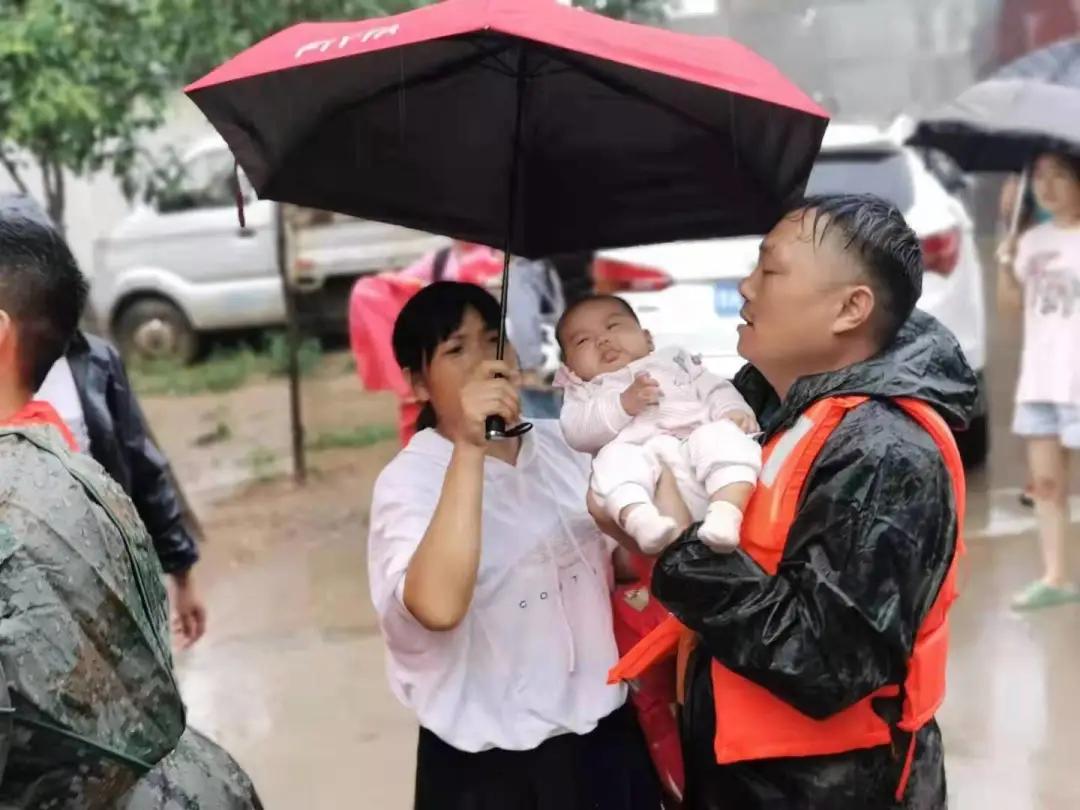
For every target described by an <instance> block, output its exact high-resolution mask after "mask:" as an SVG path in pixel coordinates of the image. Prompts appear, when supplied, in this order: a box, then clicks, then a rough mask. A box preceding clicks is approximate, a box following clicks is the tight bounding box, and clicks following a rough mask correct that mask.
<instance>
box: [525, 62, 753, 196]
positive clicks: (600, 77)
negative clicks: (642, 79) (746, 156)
mask: <svg viewBox="0 0 1080 810" xmlns="http://www.w3.org/2000/svg"><path fill="white" fill-rule="evenodd" d="M538 47H539V49H540V50H543V51H548V52H550V54H551V59H552V61H553V62H556V61H557V62H562V63H563V64H565V65H569V66H570V67H571V69H573V70H578V71H580V72H581V73H583V74H585V75H586V76H588V77H590V78H591V79H593V80H595V81H597V82H599V83H600V84H602V85H604V86H605V87H607V88H608V89H610V90H614V91H615V92H617V93H623V94H624V95H627V96H630V97H631V98H636V99H638V100H640V101H645V102H647V103H649V104H652V105H653V106H655V107H658V108H659V109H662V110H665V111H666V112H668V113H670V114H672V115H674V116H675V117H677V118H680V119H682V120H683V121H686V122H688V123H690V124H692V125H694V126H696V127H698V128H700V129H701V130H703V131H704V132H707V133H709V134H710V135H712V136H713V137H715V138H718V139H720V140H724V139H727V140H729V141H730V142H731V148H732V152H733V154H734V156H735V161H736V163H737V164H739V160H738V153H739V150H738V144H737V143H736V141H735V136H734V134H733V133H732V132H730V131H729V132H727V133H725V132H722V131H720V130H718V129H716V128H715V127H713V126H710V125H709V124H706V123H705V122H704V121H701V120H699V119H698V118H695V117H694V116H693V115H690V113H688V112H686V111H685V110H680V109H679V108H678V107H674V106H672V105H671V104H667V103H666V102H663V101H660V100H659V99H656V98H653V97H652V96H650V95H649V94H648V93H646V92H644V91H642V90H639V89H638V88H636V87H634V86H632V85H629V84H627V83H626V82H623V81H620V80H619V79H614V78H611V77H609V76H605V75H604V74H603V73H602V72H601V71H599V70H596V69H595V68H593V67H590V66H589V65H586V64H583V63H581V62H579V61H578V60H576V59H574V58H572V57H571V56H570V55H569V53H568V52H567V51H564V50H558V49H554V48H550V47H549V46H538ZM726 92H727V93H728V97H729V99H730V102H731V105H732V108H734V96H735V95H736V94H735V93H733V92H731V91H730V90H728V91H726ZM733 125H734V119H733ZM739 168H740V169H741V170H743V171H749V172H750V174H752V175H754V177H755V179H757V172H756V171H754V170H753V169H749V168H748V167H746V166H745V165H742V164H739ZM762 187H763V188H765V187H767V186H765V185H763V186H762Z"/></svg>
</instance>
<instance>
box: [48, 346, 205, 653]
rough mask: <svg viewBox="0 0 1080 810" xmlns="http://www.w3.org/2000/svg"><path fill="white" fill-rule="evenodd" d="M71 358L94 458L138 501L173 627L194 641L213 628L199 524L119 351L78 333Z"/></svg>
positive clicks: (181, 637) (186, 641) (187, 640)
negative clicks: (199, 575) (204, 590)
mask: <svg viewBox="0 0 1080 810" xmlns="http://www.w3.org/2000/svg"><path fill="white" fill-rule="evenodd" d="M65 360H66V362H67V365H68V368H69V369H70V374H71V377H72V379H73V381H74V384H75V390H76V391H77V392H78V399H79V406H80V410H81V411H82V418H83V424H84V425H85V430H86V438H87V440H88V441H89V452H90V455H92V456H93V457H94V459H95V460H96V461H97V462H98V463H99V464H100V465H101V466H102V467H104V468H105V471H106V472H107V473H108V474H109V475H110V476H111V477H112V478H113V479H114V480H115V481H117V483H119V484H120V486H122V487H123V488H124V491H125V492H126V493H128V495H129V496H130V497H131V499H132V501H134V503H135V507H136V508H137V509H138V511H139V517H140V518H142V521H143V523H144V524H145V525H146V529H147V531H148V532H149V533H150V537H151V538H153V541H154V549H155V551H156V552H157V556H158V559H159V560H160V561H161V567H162V569H163V570H164V571H165V573H166V574H168V576H169V579H170V583H171V586H172V587H171V602H172V612H173V628H174V632H175V634H176V636H177V638H178V639H179V640H180V642H181V643H182V644H183V645H184V646H190V645H192V644H194V643H195V642H196V641H198V640H199V639H200V638H201V637H202V635H203V633H205V632H206V607H205V605H204V604H203V600H202V596H201V595H200V593H199V591H198V588H197V586H196V582H195V576H194V567H195V563H197V562H198V560H199V548H198V543H197V542H196V541H197V538H198V537H199V534H200V531H199V525H198V521H197V519H196V517H195V515H194V513H193V512H192V511H191V509H190V507H189V506H188V504H187V502H186V501H185V499H184V497H183V493H182V491H181V490H180V487H179V486H178V485H177V483H176V480H175V479H174V478H173V475H172V471H171V470H170V468H169V461H168V459H167V458H166V457H165V455H164V454H163V453H162V452H161V450H160V449H158V445H157V442H156V441H155V440H154V437H153V435H152V434H151V432H150V429H149V427H148V425H147V423H146V419H145V418H144V416H143V413H142V409H141V408H140V407H139V402H138V399H136V397H135V392H134V391H133V390H132V388H131V383H130V382H129V381H128V377H127V372H126V371H125V369H124V363H123V360H121V358H120V354H119V352H117V350H116V348H115V347H114V346H113V345H112V344H110V343H108V342H106V341H104V340H102V339H101V338H97V337H94V336H93V335H88V334H84V333H83V332H77V333H76V334H75V337H74V339H73V340H72V342H71V346H70V347H69V348H68V351H67V354H66V355H65ZM54 370H55V367H54ZM64 415H65V416H66V414H64Z"/></svg>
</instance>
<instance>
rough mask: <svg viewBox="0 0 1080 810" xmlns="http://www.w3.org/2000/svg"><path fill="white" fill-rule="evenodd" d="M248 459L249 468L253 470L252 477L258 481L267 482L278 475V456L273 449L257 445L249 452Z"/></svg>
mask: <svg viewBox="0 0 1080 810" xmlns="http://www.w3.org/2000/svg"><path fill="white" fill-rule="evenodd" d="M246 461H247V465H248V469H250V470H251V477H252V479H253V480H255V481H256V482H257V483H260V484H265V483H266V482H268V481H273V480H274V479H275V478H276V477H277V476H278V470H277V462H278V457H277V453H275V452H274V451H273V450H270V449H268V448H266V447H256V448H254V449H253V450H252V451H251V452H250V453H248V454H247V458H246Z"/></svg>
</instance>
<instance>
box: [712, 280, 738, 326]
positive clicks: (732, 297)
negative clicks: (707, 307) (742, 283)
mask: <svg viewBox="0 0 1080 810" xmlns="http://www.w3.org/2000/svg"><path fill="white" fill-rule="evenodd" d="M713 308H714V309H715V310H716V314H717V315H719V316H720V317H722V318H731V317H734V316H736V315H738V314H739V312H741V311H742V308H743V297H742V295H740V294H739V282H738V281H737V280H736V279H725V280H724V281H718V282H716V285H715V286H714V287H713Z"/></svg>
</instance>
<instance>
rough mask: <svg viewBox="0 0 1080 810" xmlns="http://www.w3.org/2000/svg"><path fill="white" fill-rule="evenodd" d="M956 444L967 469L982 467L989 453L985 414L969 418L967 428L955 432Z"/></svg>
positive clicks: (988, 434)
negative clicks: (969, 421)
mask: <svg viewBox="0 0 1080 810" xmlns="http://www.w3.org/2000/svg"><path fill="white" fill-rule="evenodd" d="M956 446H957V447H959V448H960V457H961V458H962V459H963V460H964V466H965V467H967V468H968V469H975V468H977V467H982V466H983V465H984V464H985V463H986V457H987V456H988V455H989V453H990V419H989V417H988V416H987V415H986V414H982V415H981V416H977V417H975V418H974V419H972V420H971V424H970V425H969V426H968V428H967V430H958V431H957V432H956Z"/></svg>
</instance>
